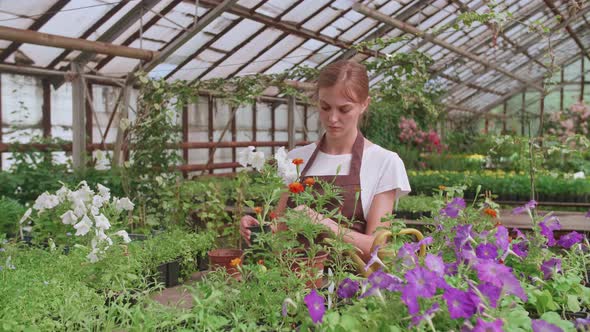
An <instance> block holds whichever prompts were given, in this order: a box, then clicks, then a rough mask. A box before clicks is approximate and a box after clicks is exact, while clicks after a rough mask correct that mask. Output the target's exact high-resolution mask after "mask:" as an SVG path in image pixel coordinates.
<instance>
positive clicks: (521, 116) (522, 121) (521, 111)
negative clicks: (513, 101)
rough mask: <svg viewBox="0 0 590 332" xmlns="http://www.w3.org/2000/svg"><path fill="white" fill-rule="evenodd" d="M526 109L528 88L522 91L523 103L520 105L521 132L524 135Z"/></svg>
mask: <svg viewBox="0 0 590 332" xmlns="http://www.w3.org/2000/svg"><path fill="white" fill-rule="evenodd" d="M525 111H526V90H525V91H523V92H522V104H521V106H520V134H521V135H522V136H524V113H525Z"/></svg>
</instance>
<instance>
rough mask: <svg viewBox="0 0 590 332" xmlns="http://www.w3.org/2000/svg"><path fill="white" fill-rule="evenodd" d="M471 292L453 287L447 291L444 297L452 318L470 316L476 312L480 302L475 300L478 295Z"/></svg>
mask: <svg viewBox="0 0 590 332" xmlns="http://www.w3.org/2000/svg"><path fill="white" fill-rule="evenodd" d="M469 293H470V292H465V291H462V290H459V289H455V288H452V287H449V288H448V289H447V290H446V291H445V293H444V294H443V298H444V299H445V301H446V302H447V307H448V308H449V314H450V316H451V319H457V318H470V317H471V316H473V315H474V314H475V312H476V310H477V306H478V304H479V303H476V302H474V299H477V297H474V296H471V295H470V294H469Z"/></svg>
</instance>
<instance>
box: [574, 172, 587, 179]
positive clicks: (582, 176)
mask: <svg viewBox="0 0 590 332" xmlns="http://www.w3.org/2000/svg"><path fill="white" fill-rule="evenodd" d="M585 178H586V176H585V174H584V172H577V173H574V180H575V179H585Z"/></svg>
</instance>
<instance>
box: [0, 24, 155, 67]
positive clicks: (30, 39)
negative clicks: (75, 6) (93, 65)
mask: <svg viewBox="0 0 590 332" xmlns="http://www.w3.org/2000/svg"><path fill="white" fill-rule="evenodd" d="M0 39H4V40H11V41H15V42H20V43H29V44H35V45H43V46H51V47H58V48H66V49H71V50H78V51H88V52H94V53H100V54H110V55H115V56H121V57H126V58H133V59H140V60H151V59H152V58H155V57H156V56H157V55H158V52H154V51H150V50H142V49H139V48H133V47H127V46H120V45H114V44H109V43H103V42H97V41H90V40H86V39H79V38H70V37H63V36H58V35H52V34H48V33H42V32H35V31H29V30H22V29H15V28H9V27H5V26H0Z"/></svg>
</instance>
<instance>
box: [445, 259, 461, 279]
mask: <svg viewBox="0 0 590 332" xmlns="http://www.w3.org/2000/svg"><path fill="white" fill-rule="evenodd" d="M458 269H459V263H458V262H451V263H445V274H446V275H450V276H452V275H455V274H457V272H458Z"/></svg>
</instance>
